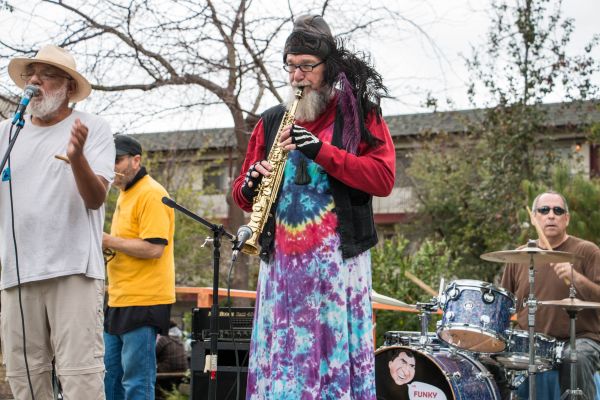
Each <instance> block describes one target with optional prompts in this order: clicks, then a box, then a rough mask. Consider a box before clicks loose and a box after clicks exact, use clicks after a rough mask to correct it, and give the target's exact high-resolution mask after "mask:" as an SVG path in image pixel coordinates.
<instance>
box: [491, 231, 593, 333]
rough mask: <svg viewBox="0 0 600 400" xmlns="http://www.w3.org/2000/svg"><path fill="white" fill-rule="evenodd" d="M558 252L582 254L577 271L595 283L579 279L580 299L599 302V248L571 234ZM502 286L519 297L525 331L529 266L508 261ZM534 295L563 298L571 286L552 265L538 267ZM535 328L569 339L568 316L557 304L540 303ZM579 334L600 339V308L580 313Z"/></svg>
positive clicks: (520, 323) (519, 315) (520, 324)
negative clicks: (583, 281)
mask: <svg viewBox="0 0 600 400" xmlns="http://www.w3.org/2000/svg"><path fill="white" fill-rule="evenodd" d="M553 250H556V251H564V252H568V253H573V254H576V255H579V256H581V259H580V260H577V261H576V262H575V263H574V268H575V270H576V271H578V272H580V273H582V274H583V275H584V276H586V277H587V278H588V279H589V280H590V281H592V282H593V283H595V285H583V284H581V283H579V282H576V285H575V288H576V290H577V298H578V299H580V300H585V301H593V302H600V249H599V248H598V246H596V245H595V244H594V243H592V242H588V241H586V240H582V239H579V238H576V237H573V236H569V237H568V238H567V240H566V241H565V242H564V243H562V244H561V245H560V246H558V247H556V248H554V249H553ZM502 287H504V288H505V289H506V290H508V291H510V292H512V293H513V294H514V295H515V297H516V299H517V304H516V308H517V327H518V328H519V329H523V330H526V329H528V326H527V311H528V310H527V307H526V306H525V307H524V306H523V301H524V300H526V299H527V296H528V295H529V265H526V264H507V265H506V267H505V269H504V274H503V276H502ZM534 288H535V297H536V298H537V300H561V299H564V298H566V297H569V286H568V285H567V284H566V283H565V281H564V280H562V279H559V278H558V276H557V275H556V273H555V272H554V268H553V267H552V266H551V265H550V264H543V265H539V266H536V267H535V286H534ZM535 331H536V332H541V333H545V334H547V335H550V336H553V337H555V338H557V339H560V340H567V339H568V338H569V316H568V314H567V312H566V311H565V310H564V309H563V308H561V307H557V306H547V305H538V311H537V313H536V315H535ZM576 333H577V337H586V338H590V339H594V340H596V341H598V342H600V310H598V309H587V310H582V311H580V312H579V313H578V314H577V320H576Z"/></svg>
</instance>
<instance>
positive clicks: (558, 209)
mask: <svg viewBox="0 0 600 400" xmlns="http://www.w3.org/2000/svg"><path fill="white" fill-rule="evenodd" d="M550 210H552V211H553V212H554V215H563V214H564V213H566V212H567V210H565V209H564V208H562V207H558V206H554V207H549V206H543V207H540V208H538V209H537V210H536V211H537V212H539V213H540V214H542V215H548V214H549V213H550Z"/></svg>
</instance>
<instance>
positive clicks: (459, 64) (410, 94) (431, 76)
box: [0, 0, 600, 131]
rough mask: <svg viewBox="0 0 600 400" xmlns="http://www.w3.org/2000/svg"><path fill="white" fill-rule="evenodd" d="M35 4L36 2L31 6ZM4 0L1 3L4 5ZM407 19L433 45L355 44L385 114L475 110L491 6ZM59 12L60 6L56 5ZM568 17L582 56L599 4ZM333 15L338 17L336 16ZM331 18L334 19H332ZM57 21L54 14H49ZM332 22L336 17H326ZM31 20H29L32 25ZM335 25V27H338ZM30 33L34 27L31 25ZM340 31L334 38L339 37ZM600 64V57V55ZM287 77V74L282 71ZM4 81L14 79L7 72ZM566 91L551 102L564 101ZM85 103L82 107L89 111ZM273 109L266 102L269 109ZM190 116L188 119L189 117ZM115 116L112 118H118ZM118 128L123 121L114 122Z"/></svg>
mask: <svg viewBox="0 0 600 400" xmlns="http://www.w3.org/2000/svg"><path fill="white" fill-rule="evenodd" d="M11 3H15V4H18V7H19V8H20V9H21V10H27V7H29V4H30V2H22V3H16V2H14V1H11ZM31 3H32V2H31ZM1 4H2V0H0V5H1ZM398 4H399V5H400V6H401V7H402V8H401V9H402V11H403V16H404V17H406V18H407V19H408V20H411V21H412V22H414V23H415V24H417V25H418V27H419V28H420V29H422V30H423V31H424V32H426V33H427V35H428V36H429V38H430V39H431V40H432V42H429V41H428V39H427V38H426V37H425V35H423V34H421V33H418V32H417V29H414V28H410V27H409V28H408V29H401V30H400V31H399V32H396V33H394V34H390V35H388V36H387V37H377V38H373V37H371V38H367V39H364V40H359V41H357V42H355V43H354V44H355V47H357V48H360V49H365V50H366V51H368V52H370V54H371V55H372V58H373V61H374V63H375V65H376V67H377V69H378V70H379V71H380V72H381V74H382V75H383V77H384V82H385V83H386V84H387V85H388V87H389V88H390V89H391V94H392V96H394V97H396V99H395V100H386V101H384V103H383V111H384V115H395V114H407V113H415V112H426V111H428V110H427V109H425V108H423V107H422V105H423V103H424V100H425V97H426V93H428V92H430V93H432V94H433V95H434V96H436V97H438V98H439V99H440V100H442V101H441V102H440V105H441V107H440V109H442V110H443V109H447V108H448V107H447V106H445V105H444V99H445V98H451V99H452V100H453V103H454V106H453V107H454V108H456V109H465V108H471V105H470V104H469V103H468V100H467V96H466V84H467V82H468V80H469V76H468V73H467V70H466V68H465V63H464V59H463V56H470V55H471V46H480V45H483V44H484V43H485V40H486V32H487V30H488V28H489V23H490V18H489V14H488V12H489V10H488V8H489V2H488V1H483V0H481V1H477V0H402V2H401V3H398ZM54 8H56V7H54ZM563 10H564V15H565V16H568V17H572V18H574V19H575V32H574V33H573V36H572V44H571V50H572V51H573V52H575V53H581V52H582V49H583V46H584V44H585V43H586V42H587V41H589V40H590V39H591V38H592V36H593V35H594V34H597V33H600V25H599V24H598V16H599V15H600V1H598V0H564V3H563ZM332 14H333V13H332ZM332 14H330V15H332ZM46 17H47V18H48V19H52V16H51V15H47V16H46ZM326 18H331V17H330V16H327V15H326ZM27 22H29V21H27ZM332 25H334V24H332ZM23 26H27V24H26V23H25V21H19V20H18V18H17V19H16V20H15V16H14V14H9V13H6V12H0V35H2V36H1V37H6V36H5V35H11V36H12V35H14V34H15V31H17V30H19V29H23ZM26 29H31V26H28V27H27V28H26ZM335 33H336V32H335V29H334V34H335ZM598 59H599V60H600V54H598ZM281 74H282V77H284V76H285V73H284V72H283V71H281ZM2 77H3V79H8V77H7V75H6V74H3V75H2ZM560 99H561V98H560V93H559V94H557V95H556V96H555V97H554V98H550V99H549V100H550V101H559V100H560ZM89 103H90V105H88V106H86V105H85V102H84V103H82V104H81V107H80V106H79V105H78V107H80V108H82V109H84V110H87V111H91V112H94V111H95V110H94V109H88V107H90V106H91V105H92V104H93V103H92V102H89ZM268 106H269V105H268V104H265V107H264V108H267V107H268ZM222 110H224V107H216V108H206V109H204V110H203V112H201V113H199V115H197V116H194V117H192V116H190V115H189V114H186V115H185V116H183V117H182V118H181V121H176V120H168V121H154V122H153V123H151V124H147V125H145V126H138V127H137V130H138V131H156V130H169V129H194V128H208V127H220V126H231V125H232V123H231V119H230V117H229V114H228V113H227V112H226V111H225V112H223V111H222ZM184 117H185V118H184ZM116 118H118V117H117V116H116V115H109V116H108V119H109V120H110V119H116ZM112 123H113V125H115V126H118V125H119V123H118V121H112Z"/></svg>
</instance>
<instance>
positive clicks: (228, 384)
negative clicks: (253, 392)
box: [191, 341, 250, 400]
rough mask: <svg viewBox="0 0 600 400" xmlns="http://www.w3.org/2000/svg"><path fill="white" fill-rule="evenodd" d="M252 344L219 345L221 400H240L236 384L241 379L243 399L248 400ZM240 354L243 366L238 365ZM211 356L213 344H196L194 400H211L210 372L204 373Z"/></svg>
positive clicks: (193, 352)
mask: <svg viewBox="0 0 600 400" xmlns="http://www.w3.org/2000/svg"><path fill="white" fill-rule="evenodd" d="M249 348H250V343H249V342H237V341H236V342H235V346H234V343H233V342H231V341H219V342H218V343H217V357H218V358H217V400H236V395H237V388H236V381H237V379H238V376H239V387H240V392H239V398H240V399H245V398H246V379H247V378H248V351H249ZM236 350H237V354H238V362H239V366H237V365H236V359H235V353H236ZM208 355H210V342H209V341H194V342H192V360H191V372H192V387H191V393H192V400H205V399H207V398H208V381H209V379H210V378H209V372H204V364H205V363H206V356H208Z"/></svg>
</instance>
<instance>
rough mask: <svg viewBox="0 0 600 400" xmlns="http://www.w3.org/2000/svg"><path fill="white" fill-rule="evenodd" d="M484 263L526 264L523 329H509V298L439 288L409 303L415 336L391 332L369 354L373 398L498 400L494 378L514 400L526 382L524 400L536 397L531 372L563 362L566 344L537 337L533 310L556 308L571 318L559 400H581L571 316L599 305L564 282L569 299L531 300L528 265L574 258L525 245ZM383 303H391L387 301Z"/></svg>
mask: <svg viewBox="0 0 600 400" xmlns="http://www.w3.org/2000/svg"><path fill="white" fill-rule="evenodd" d="M481 258H482V259H484V260H487V261H492V262H501V263H514V264H525V265H529V289H530V290H529V297H528V298H527V299H526V300H525V301H524V305H525V306H527V308H528V330H518V329H511V328H510V319H511V316H512V314H514V312H515V297H514V296H513V294H512V293H510V292H508V291H506V290H504V289H502V288H498V287H495V286H494V285H492V284H489V283H486V282H482V281H477V280H467V279H465V280H456V281H453V282H450V284H449V285H447V286H445V287H444V282H443V280H442V282H441V283H440V288H439V292H438V294H437V296H433V297H432V299H431V300H430V301H428V302H424V303H417V304H416V305H408V304H406V303H403V302H400V301H398V300H394V301H396V302H397V303H398V304H402V305H404V306H409V307H413V308H416V309H417V310H418V311H419V318H420V321H421V331H420V332H408V331H390V332H387V333H386V334H385V336H384V338H385V341H384V345H383V346H382V347H380V348H379V349H377V350H376V352H375V379H376V389H377V398H378V399H382V400H388V399H389V400H391V399H401V400H404V399H411V400H412V399H482V400H487V399H489V400H499V399H501V396H500V391H499V388H498V385H497V384H496V380H495V378H494V375H493V374H492V373H490V371H491V370H494V371H496V373H500V374H504V377H505V378H506V379H507V380H508V386H509V388H510V389H511V398H516V388H517V387H518V386H519V385H520V384H521V383H522V382H523V381H524V380H525V378H526V377H530V378H532V379H529V398H530V399H536V385H535V379H533V378H535V374H536V373H540V372H544V371H547V370H551V369H553V368H554V367H556V366H557V365H558V364H559V363H561V362H562V353H563V346H564V343H563V342H562V341H557V340H556V339H555V338H553V337H551V336H548V335H544V334H541V333H535V331H534V326H535V314H536V311H537V307H538V305H541V306H548V307H561V308H563V309H564V310H565V311H566V312H567V313H568V315H569V318H570V322H569V333H570V342H569V345H570V348H571V349H573V351H571V352H570V357H569V359H568V360H565V362H569V363H570V371H571V374H570V387H569V389H568V390H567V391H566V392H565V393H564V394H563V395H562V397H561V399H562V398H568V399H573V398H580V399H583V397H584V396H583V392H582V391H581V390H580V389H579V388H578V386H577V381H576V374H575V365H576V363H577V351H576V347H575V319H576V317H577V313H578V312H579V311H581V310H583V309H600V303H594V302H587V301H582V300H579V299H577V298H575V296H576V291H575V288H574V285H573V279H571V280H570V282H569V283H570V288H569V297H568V298H566V299H562V300H549V301H538V300H537V299H536V298H535V291H534V285H535V274H534V266H537V265H543V264H548V263H560V262H574V261H575V260H576V259H577V258H578V256H576V255H574V254H571V253H566V252H560V251H552V250H544V249H541V248H539V247H537V246H536V242H535V241H530V242H529V243H528V245H527V246H526V247H523V248H522V249H519V250H510V251H496V252H492V253H486V254H483V255H482V256H481ZM388 299H389V301H391V300H393V299H390V298H388ZM438 310H440V311H442V312H443V313H442V319H441V320H440V321H439V322H438V324H437V332H435V333H433V332H429V331H428V325H429V320H430V315H431V313H432V312H437V311H438Z"/></svg>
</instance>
